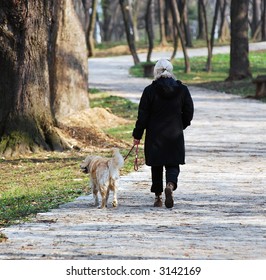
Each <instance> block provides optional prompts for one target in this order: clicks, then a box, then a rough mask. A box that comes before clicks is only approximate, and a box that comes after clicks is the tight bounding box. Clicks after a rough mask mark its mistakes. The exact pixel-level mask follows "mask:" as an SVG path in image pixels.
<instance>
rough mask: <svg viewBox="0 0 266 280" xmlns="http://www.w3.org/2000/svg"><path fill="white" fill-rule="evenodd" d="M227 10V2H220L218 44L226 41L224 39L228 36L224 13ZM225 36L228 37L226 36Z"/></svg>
mask: <svg viewBox="0 0 266 280" xmlns="http://www.w3.org/2000/svg"><path fill="white" fill-rule="evenodd" d="M227 8H228V0H220V18H221V21H220V27H219V31H218V37H219V41H220V42H224V41H226V39H227V38H228V37H229V36H230V35H229V33H230V31H229V26H228V22H227V20H226V11H227ZM227 34H228V35H229V36H227Z"/></svg>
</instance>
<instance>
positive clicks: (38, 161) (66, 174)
mask: <svg viewBox="0 0 266 280" xmlns="http://www.w3.org/2000/svg"><path fill="white" fill-rule="evenodd" d="M90 93H91V90H90ZM90 97H91V101H90V104H91V107H103V108H109V109H108V110H110V111H111V112H113V113H114V114H116V115H117V116H120V117H123V118H126V119H127V120H129V122H128V124H127V125H123V126H118V127H113V128H111V129H107V130H106V131H105V132H106V133H107V134H109V135H111V136H112V137H114V138H116V139H117V142H118V143H119V142H121V141H123V145H121V149H120V150H121V153H122V154H123V155H124V156H125V155H126V154H127V153H128V151H129V149H130V147H131V145H132V136H131V134H132V129H133V127H134V121H135V119H136V116H137V107H138V105H137V104H134V103H132V102H131V101H129V100H127V99H125V98H120V97H116V96H110V95H109V94H107V93H101V92H100V91H99V90H97V89H93V94H90ZM121 143H122V142H121ZM125 143H127V145H125ZM141 153H143V149H142V148H141V149H140V164H143V158H144V157H143V155H141ZM98 154H100V155H103V156H109V152H108V151H101V152H98ZM85 156H86V154H85V153H82V152H75V151H71V152H65V153H40V154H35V155H33V156H30V157H28V158H14V159H9V160H6V159H0V165H1V169H0V182H1V185H0V228H1V227H4V226H9V225H11V224H15V223H18V222H23V221H25V220H28V219H30V218H31V217H32V216H34V214H36V213H38V212H45V211H48V210H49V209H52V208H56V207H58V206H59V205H60V204H63V203H66V202H69V201H72V200H74V199H75V198H76V197H78V196H80V195H81V194H85V193H87V192H88V191H89V189H88V181H89V179H88V176H87V175H86V174H84V173H82V172H81V171H80V169H79V165H80V163H81V161H82V160H83V159H84V158H85ZM133 164H134V154H133V153H132V154H131V155H130V156H129V157H128V159H127V160H126V162H125V166H124V167H123V169H122V170H121V174H122V175H123V174H126V173H128V172H130V171H132V170H133ZM0 234H1V232H0ZM1 240H3V241H4V240H5V238H4V236H3V237H1V235H0V242H1Z"/></svg>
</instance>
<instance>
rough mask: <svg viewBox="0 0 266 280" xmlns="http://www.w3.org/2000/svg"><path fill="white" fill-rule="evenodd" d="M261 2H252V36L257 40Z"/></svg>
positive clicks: (254, 0)
mask: <svg viewBox="0 0 266 280" xmlns="http://www.w3.org/2000/svg"><path fill="white" fill-rule="evenodd" d="M260 8H261V0H253V1H252V21H251V25H250V26H251V36H252V37H253V38H254V39H255V38H256V37H257V36H258V27H259V25H260V18H261V10H260Z"/></svg>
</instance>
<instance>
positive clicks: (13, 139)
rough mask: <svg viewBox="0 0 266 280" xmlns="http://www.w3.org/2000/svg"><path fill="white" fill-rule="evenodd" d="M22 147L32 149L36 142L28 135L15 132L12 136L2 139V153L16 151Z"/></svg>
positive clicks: (5, 136) (0, 150) (0, 145)
mask: <svg viewBox="0 0 266 280" xmlns="http://www.w3.org/2000/svg"><path fill="white" fill-rule="evenodd" d="M20 145H24V146H28V147H31V146H33V145H34V142H33V140H32V139H31V138H30V136H29V135H28V134H27V133H23V132H19V131H13V132H12V133H11V134H10V135H4V136H3V137H2V139H1V142H0V153H4V152H5V151H6V150H7V149H11V150H15V149H16V147H17V146H20Z"/></svg>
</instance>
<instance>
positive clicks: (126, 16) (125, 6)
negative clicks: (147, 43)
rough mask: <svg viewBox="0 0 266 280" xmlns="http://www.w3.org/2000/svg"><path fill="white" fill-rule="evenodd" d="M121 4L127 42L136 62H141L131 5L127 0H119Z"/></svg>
mask: <svg viewBox="0 0 266 280" xmlns="http://www.w3.org/2000/svg"><path fill="white" fill-rule="evenodd" d="M119 4H120V7H121V10H122V14H123V20H124V25H125V31H126V36H127V42H128V46H129V49H130V52H131V54H132V57H133V60H134V64H135V65H136V64H138V63H140V60H139V57H138V54H137V51H136V47H135V35H134V28H133V23H132V15H131V11H130V5H129V3H128V1H127V0H119Z"/></svg>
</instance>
